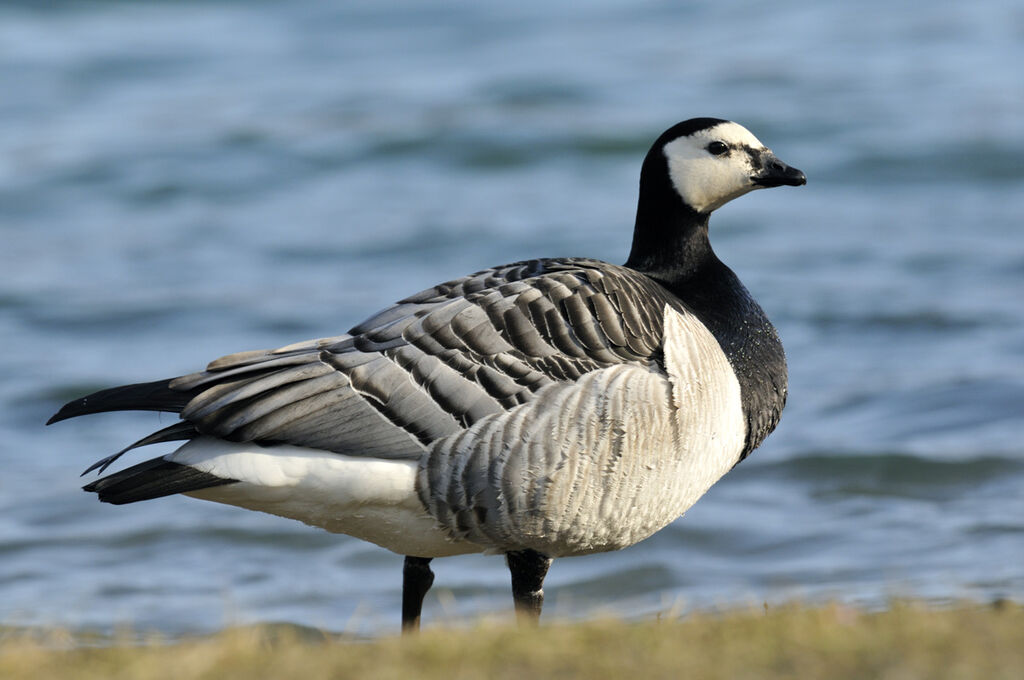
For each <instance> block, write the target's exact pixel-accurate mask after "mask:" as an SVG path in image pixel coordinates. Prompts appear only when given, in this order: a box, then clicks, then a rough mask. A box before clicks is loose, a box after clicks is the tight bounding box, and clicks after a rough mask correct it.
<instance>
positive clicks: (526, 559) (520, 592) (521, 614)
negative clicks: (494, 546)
mask: <svg viewBox="0 0 1024 680" xmlns="http://www.w3.org/2000/svg"><path fill="white" fill-rule="evenodd" d="M505 561H506V562H507V563H508V570H509V571H510V572H511V573H512V598H513V599H514V600H515V603H516V614H517V615H518V618H519V621H520V622H523V623H532V624H536V623H537V622H538V621H539V620H540V610H541V607H543V606H544V587H543V586H544V577H545V576H547V573H548V567H550V566H551V558H550V557H548V556H547V555H542V554H540V553H539V552H537V551H535V550H516V551H513V552H507V553H505Z"/></svg>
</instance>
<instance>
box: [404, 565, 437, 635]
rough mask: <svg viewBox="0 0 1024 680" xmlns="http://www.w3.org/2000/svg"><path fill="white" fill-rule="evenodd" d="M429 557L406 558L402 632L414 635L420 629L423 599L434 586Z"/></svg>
mask: <svg viewBox="0 0 1024 680" xmlns="http://www.w3.org/2000/svg"><path fill="white" fill-rule="evenodd" d="M430 559H431V558H429V557H412V556H410V555H406V556H405V565H404V566H403V567H402V632H403V633H412V632H415V631H417V630H419V629H420V612H421V611H422V610H423V597H424V596H425V595H426V594H427V591H428V590H430V586H432V585H433V584H434V572H432V571H430Z"/></svg>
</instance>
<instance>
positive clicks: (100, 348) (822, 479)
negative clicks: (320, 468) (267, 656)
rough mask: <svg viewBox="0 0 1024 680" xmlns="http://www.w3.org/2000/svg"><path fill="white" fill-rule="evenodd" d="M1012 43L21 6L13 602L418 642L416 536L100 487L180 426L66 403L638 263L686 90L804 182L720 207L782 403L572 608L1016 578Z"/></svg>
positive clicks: (4, 582) (920, 14)
mask: <svg viewBox="0 0 1024 680" xmlns="http://www.w3.org/2000/svg"><path fill="white" fill-rule="evenodd" d="M1022 63H1024V9H1022V8H1021V7H1020V5H1019V3H1015V2H1011V1H1010V0H983V1H981V2H974V3H946V4H945V5H935V4H934V3H925V2H922V1H920V0H918V1H916V2H915V1H911V2H905V3H898V4H896V5H894V4H892V3H888V2H884V3H883V2H869V3H867V4H864V3H860V4H856V5H854V4H849V3H847V4H840V3H818V4H817V5H814V6H808V5H807V4H806V3H770V4H765V3H754V2H738V3H712V2H694V3H678V4H677V3H657V2H651V3H636V2H626V1H625V0H607V1H604V2H600V3H589V4H588V5H587V7H586V9H577V8H574V7H572V6H570V4H569V3H552V2H534V1H532V0H527V1H525V2H519V3H505V4H502V5H495V4H493V3H488V4H487V5H486V6H485V5H480V4H478V3H470V2H465V3H461V4H460V3H431V2H420V1H417V2H408V3H406V4H405V5H404V6H402V5H399V4H396V3H388V7H387V8H386V9H384V8H382V7H380V6H378V4H377V3H368V2H367V3H353V2H346V3H323V2H316V1H314V0H309V1H308V2H293V3H274V2H264V3H229V2H222V3H119V2H110V3H81V2H66V3H49V4H47V6H46V8H40V7H37V5H36V4H35V3H7V4H5V5H4V6H3V7H2V8H0V93H3V94H2V96H0V239H2V242H0V243H2V247H0V346H2V348H3V352H0V375H3V380H2V382H0V431H2V433H3V436H2V438H0V452H2V453H0V457H2V461H3V475H2V477H0V592H2V598H0V601H2V603H3V604H2V605H0V621H2V622H4V623H26V624H56V625H62V626H68V627H72V628H81V627H98V628H101V629H109V628H110V627H112V626H114V625H116V624H118V623H121V622H130V623H132V624H133V625H135V626H136V627H138V628H143V629H150V628H155V629H158V630H161V631H165V632H167V633H170V634H175V633H178V632H182V631H206V630H214V629H217V628H219V627H221V626H223V625H227V624H229V623H233V622H245V621H292V622H296V623H300V624H306V625H315V626H324V627H327V628H330V629H332V630H355V631H360V632H370V633H373V632H382V631H393V630H395V629H396V628H397V619H398V611H399V597H400V593H399V584H400V568H401V558H400V557H398V556H395V555H392V554H390V553H387V552H385V551H383V550H381V549H379V548H376V547H374V546H371V545H368V544H363V543H360V542H358V541H355V540H351V539H348V538H346V537H339V536H332V535H329V534H326V533H324V532H320V531H317V530H314V529H310V528H307V527H305V526H302V525H300V524H297V523H292V522H288V521H286V520H281V519H278V518H273V517H269V516H263V515H258V514H255V513H247V512H244V511H241V510H237V509H235V508H229V507H221V506H216V505H213V504H207V503H200V502H198V501H193V500H190V499H185V498H174V499H164V500H161V501H155V502H152V503H145V504H140V505H135V506H131V507H112V506H107V505H101V504H99V503H97V502H96V501H95V499H94V497H93V496H91V495H89V494H85V493H82V492H80V491H78V487H79V485H80V484H81V483H82V481H83V480H81V479H79V477H78V473H79V471H81V470H82V469H84V468H85V467H86V466H87V465H88V464H90V463H91V462H92V461H93V460H95V459H97V458H99V457H102V456H104V455H106V454H108V453H110V452H112V451H115V450H117V449H118V448H120V447H121V446H123V445H124V444H126V443H127V442H129V441H132V440H134V439H135V438H137V437H139V436H142V435H144V434H147V433H148V432H150V431H152V430H154V429H156V428H157V427H160V426H163V425H166V424H169V423H170V422H172V419H171V417H170V416H167V415H164V416H160V415H156V414H114V415H108V416H96V417H91V418H86V419H80V420H74V421H69V422H66V423H61V424H60V425H58V426H55V427H52V428H48V429H44V428H43V427H42V423H43V421H45V419H46V418H47V417H48V416H49V415H50V414H51V413H52V412H53V411H54V410H55V409H56V408H57V407H58V406H59V405H60V404H61V403H63V402H64V401H65V400H67V399H70V398H73V397H76V396H80V395H82V394H84V393H85V392H88V391H90V390H93V389H98V388H101V387H106V386H109V385H114V384H120V383H126V382H135V381H139V380H149V379H154V378H157V377H163V376H173V375H177V374H181V373H185V372H190V371H193V370H196V369H197V368H200V367H201V366H203V365H204V364H205V362H206V361H208V360H210V359H212V358H215V357H217V356H220V355H221V354H225V353H228V352H233V351H237V350H242V349H254V348H262V347H274V346H279V345H282V344H286V343H290V342H293V341H296V340H300V339H305V338H309V337H317V336H325V335H335V334H337V333H339V332H342V331H344V330H345V329H347V328H348V327H349V326H351V325H352V324H354V323H355V322H357V321H359V320H361V319H362V318H364V317H365V316H367V315H368V314H369V313H371V312H373V311H375V310H376V309H378V308H379V307H381V306H383V305H384V304H386V303H388V302H390V301H392V300H394V299H397V298H399V297H401V296H403V295H405V294H408V293H411V292H413V291H416V290H420V289H422V288H425V287H427V286H429V285H432V284H434V283H436V282H438V281H441V280H444V279H447V278H452V277H455V276H458V275H461V274H463V273H466V272H469V271H473V270H476V269H479V268H481V267H483V266H488V265H492V264H497V263H501V262H508V261H512V260H515V259H520V258H525V257H531V256H545V255H551V256H557V255H586V256H593V257H600V258H603V259H607V260H611V261H614V262H621V261H622V260H624V258H625V255H626V251H627V249H628V245H629V240H630V228H631V225H632V218H633V211H634V209H635V198H636V196H635V194H636V181H637V174H638V169H639V163H640V160H641V158H642V156H643V154H644V153H645V151H646V149H647V146H648V145H649V144H650V142H651V141H652V140H653V139H654V138H655V137H656V136H657V134H658V133H660V132H661V131H662V130H663V129H664V128H666V127H668V126H669V125H670V124H672V123H674V122H676V121H678V120H680V119H683V118H688V117H691V116H696V115H713V116H720V117H726V118H731V119H734V120H737V121H740V122H742V123H743V124H745V125H746V126H748V127H749V128H751V129H752V130H753V131H754V132H755V134H757V135H758V136H760V137H761V138H762V139H763V140H764V141H765V142H766V143H768V144H769V145H770V146H772V147H773V148H774V149H775V151H776V152H777V153H778V154H779V156H780V157H781V158H782V159H784V160H786V161H788V162H790V163H792V164H794V165H796V166H797V167H800V168H801V169H803V170H804V171H805V172H806V173H807V176H808V177H809V181H810V184H809V185H808V186H807V187H805V188H801V189H788V188H783V189H777V190H773V191H766V192H759V193H757V194H754V195H752V196H748V197H744V198H743V199H741V200H739V201H737V202H735V203H734V204H730V205H729V206H727V207H725V208H723V209H722V210H721V211H719V213H717V214H716V216H715V217H714V218H713V222H712V228H713V240H714V243H715V246H716V249H717V250H718V252H719V254H720V256H721V257H722V258H723V259H724V260H725V261H726V262H728V263H729V264H730V265H731V266H732V267H733V268H734V269H735V270H736V271H737V272H739V274H740V275H741V276H742V278H743V279H744V281H745V282H746V283H747V285H748V287H749V288H750V289H751V290H752V291H753V292H754V293H755V295H756V296H757V297H758V299H759V300H760V301H761V302H762V304H763V306H764V307H765V309H766V310H767V311H768V312H769V314H770V316H771V317H772V318H773V320H774V321H775V322H776V325H777V326H778V328H779V331H780V333H781V335H782V337H783V339H784V341H785V344H786V347H787V351H788V355H789V359H790V366H791V399H790V404H789V406H788V408H787V410H786V413H785V414H784V417H783V421H782V424H781V426H780V428H779V430H778V431H777V432H776V433H775V434H774V435H772V437H770V438H769V440H768V442H767V443H766V444H765V445H764V446H763V447H762V448H761V449H760V450H759V451H757V452H756V453H755V454H754V455H753V456H752V457H751V458H750V459H749V460H748V461H746V462H744V463H743V464H742V465H741V466H739V467H738V468H737V469H736V470H735V471H734V472H733V473H731V474H730V475H729V476H727V477H726V478H725V479H724V480H723V481H722V482H721V483H720V484H718V485H717V486H716V487H715V488H713V489H712V490H711V492H710V493H709V494H708V495H707V496H706V497H705V498H704V499H703V500H702V501H701V502H700V503H698V504H697V506H695V507H694V508H693V509H692V510H691V511H690V512H689V513H688V514H687V516H686V518H685V519H683V520H681V521H678V522H676V523H675V524H673V525H672V526H671V527H669V528H668V529H666V530H665V531H663V532H661V533H659V534H658V535H656V536H654V537H653V538H651V539H650V540H648V541H646V542H644V543H642V544H640V545H638V546H636V547H634V548H631V549H629V550H626V551H622V552H619V553H614V554H607V555H598V556H593V557H588V558H576V559H570V560H561V561H557V562H556V563H555V565H554V567H553V569H552V572H551V575H550V577H549V579H548V584H547V585H548V593H549V605H548V611H550V612H551V613H552V614H554V615H556V616H566V617H580V616H588V615H592V614H593V613H594V612H595V611H607V610H611V611H613V612H615V613H618V614H619V615H622V616H627V617H630V616H642V615H648V614H650V613H652V612H655V611H659V610H664V609H675V610H680V609H682V610H685V609H686V608H688V607H693V606H715V605H730V604H745V603H748V602H762V601H770V602H775V601H781V600H786V599H790V598H794V597H796V598H804V599H817V598H827V597H833V598H838V599H841V600H843V601H847V602H852V603H858V604H865V605H868V606H874V605H877V604H879V603H882V602H884V601H885V599H886V598H888V597H891V596H893V595H914V596H919V597H925V598H930V599H934V600H938V601H944V600H948V599H950V598H960V597H969V598H974V599H978V600H986V599H989V598H995V597H1011V598H1016V599H1021V598H1024V559H1021V557H1022V549H1021V546H1022V540H1024V494H1022V492H1021V488H1022V487H1024V446H1022V444H1021V441H1020V436H1019V431H1020V428H1021V425H1022V416H1024V361H1022V355H1024V305H1022V304H1021V300H1022V299H1024V240H1022V237H1021V215H1024V191H1022V188H1024V163H1022V162H1021V158H1024V115H1022V112H1024V87H1022V85H1024V83H1022V82H1021V76H1020V66H1019V65H1020V64H1022ZM147 453H148V454H150V455H153V454H154V452H153V451H148V452H143V453H142V454H141V455H145V454H147ZM136 455H137V457H136V458H135V459H136V460H137V459H140V458H141V455H138V454H136ZM435 571H436V572H437V588H436V590H435V591H434V594H432V595H431V596H430V597H429V598H428V600H427V611H426V617H427V619H428V620H431V619H435V620H436V619H437V618H438V617H445V616H477V615H480V614H486V613H490V612H507V611H508V610H510V605H511V603H510V596H509V591H508V585H507V578H508V577H507V573H506V571H505V569H504V566H503V565H502V563H501V560H500V558H495V557H481V556H469V557H460V558H450V559H445V560H439V561H437V562H435Z"/></svg>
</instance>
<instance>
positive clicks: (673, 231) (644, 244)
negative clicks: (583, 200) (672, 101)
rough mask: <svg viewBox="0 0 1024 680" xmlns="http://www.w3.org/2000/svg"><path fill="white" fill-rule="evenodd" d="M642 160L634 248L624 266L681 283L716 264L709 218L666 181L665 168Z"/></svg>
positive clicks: (650, 160) (653, 160) (661, 278)
mask: <svg viewBox="0 0 1024 680" xmlns="http://www.w3.org/2000/svg"><path fill="white" fill-rule="evenodd" d="M659 160H660V159H656V158H655V159H652V158H650V157H648V158H647V160H646V161H644V168H643V171H642V172H641V174H640V197H639V201H637V209H636V225H635V227H634V229H633V247H632V249H631V250H630V252H629V259H627V260H626V266H627V267H630V268H631V269H636V270H637V271H641V272H643V273H645V274H647V275H648V276H651V277H653V278H656V279H658V280H660V281H664V282H673V283H674V282H677V281H678V282H682V281H684V280H686V279H688V278H690V277H691V276H693V275H695V274H697V273H698V272H699V271H700V270H701V269H702V268H703V267H705V266H707V265H708V264H711V263H713V262H717V259H718V258H716V257H715V253H714V252H713V251H712V250H711V242H710V241H709V240H708V215H707V214H702V213H698V212H697V211H696V210H694V209H693V208H691V207H690V206H688V205H686V204H685V203H684V202H683V199H682V198H681V197H680V196H679V194H678V193H677V192H676V190H675V187H673V186H672V185H671V182H670V180H669V179H668V173H667V168H664V161H661V163H662V168H660V169H658V170H655V169H654V168H651V167H650V166H651V165H652V164H653V162H657V161H659Z"/></svg>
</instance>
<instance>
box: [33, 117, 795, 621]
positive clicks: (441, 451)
mask: <svg viewBox="0 0 1024 680" xmlns="http://www.w3.org/2000/svg"><path fill="white" fill-rule="evenodd" d="M805 181H806V180H805V179H804V176H803V173H800V172H799V171H798V170H795V169H792V168H789V167H788V166H786V165H785V164H783V163H781V162H780V161H778V160H777V159H776V158H775V157H774V155H773V154H772V153H771V152H770V151H769V150H767V149H766V148H765V147H764V146H763V145H762V144H761V143H760V142H759V141H758V140H757V139H756V138H755V137H754V136H753V135H752V134H750V133H749V132H748V131H747V130H745V129H744V128H742V127H741V126H739V125H737V124H735V123H731V122H728V121H722V120H718V119H692V120H690V121H685V122H683V123H680V124H678V125H676V126H674V127H673V128H670V129H669V130H668V131H666V132H665V133H664V134H663V135H662V136H661V137H660V138H659V139H658V140H657V141H656V142H655V144H654V146H653V147H652V149H651V151H650V152H649V153H648V155H647V158H646V159H645V161H644V166H643V169H642V172H641V183H640V201H639V205H638V210H637V221H636V226H635V230H634V238H633V249H632V252H631V254H630V258H629V260H628V261H627V262H626V264H625V265H623V266H619V265H612V264H608V263H605V262H600V261H597V260H590V259H583V258H566V259H540V260H531V261H525V262H518V263H514V264H509V265H504V266H499V267H494V268H491V269H486V270H483V271H480V272H477V273H475V274H471V275H469V276H466V277H463V278H460V279H456V280H453V281H449V282H446V283H443V284H440V285H437V286H435V287H433V288H431V289H428V290H426V291H423V292H421V293H418V294H416V295H413V296H410V297H408V298H406V299H404V300H402V301H400V302H398V303H397V304H395V305H393V306H391V307H389V308H387V309H384V310H383V311H381V312H380V313H378V314H376V315H375V316H373V317H371V318H370V319H368V320H366V321H364V322H363V323H361V324H359V325H357V326H355V327H354V328H352V329H351V330H350V331H349V332H348V333H347V334H345V335H341V336H337V337H333V338H324V339H318V340H311V341H307V342H302V343H297V344H294V345H289V346H287V347H282V348H280V349H276V350H270V351H256V352H243V353H239V354H233V355H229V356H226V357H223V358H221V359H217V360H216V361H214V362H212V363H211V364H209V365H208V366H207V368H206V370H204V371H201V372H198V373H194V374H191V375H186V376H182V377H179V378H174V379H170V380H161V381H156V382H152V383H141V384H137V385H128V386H124V387H117V388H112V389H109V390H104V391H102V392H98V393H96V394H93V395H90V396H88V397H84V398H82V399H79V400H76V401H73V402H71V403H69V404H67V405H66V406H64V407H63V408H62V409H61V410H60V411H59V412H58V413H57V414H56V415H55V416H54V417H53V418H52V419H51V421H50V422H55V421H57V420H62V419H64V418H69V417H73V416H77V415H84V414H87V413H97V412H102V411H112V410H122V409H138V410H160V411H170V412H177V413H179V414H180V416H181V421H180V422H178V423H175V424H174V425H171V426H170V427H167V428H164V429H163V430H161V431H159V432H157V433H154V434H153V435H151V436H149V437H147V438H145V439H143V440H141V441H140V442H136V443H135V444H133V445H132V446H130V447H128V449H125V450H124V451H121V452H119V453H117V454H114V455H113V456H109V457H108V458H105V459H103V460H101V461H99V462H98V463H97V464H95V465H94V466H93V467H92V468H90V470H92V469H95V468H97V467H98V468H100V469H101V470H102V469H105V468H106V467H107V466H108V465H110V464H111V463H112V462H114V461H115V460H116V459H117V458H118V457H119V456H120V455H121V454H123V453H124V452H125V451H127V450H129V449H131V448H134V447H135V446H140V445H145V444H151V443H157V442H165V441H176V440H184V441H185V443H184V445H182V446H181V447H180V448H178V449H177V450H176V451H174V452H173V453H170V454H168V455H166V456H162V457H159V458H155V459H152V460H149V461H146V462H144V463H141V464H139V465H136V466H133V467H129V468H127V469H125V470H123V471H121V472H117V473H114V474H112V475H109V476H107V477H103V478H101V479H99V480H97V481H95V482H92V483H91V484H89V485H87V486H86V487H85V488H86V490H88V491H93V492H96V493H97V494H98V495H99V498H100V500H103V501H106V502H110V503H116V504H123V503H131V502H135V501H140V500H148V499H151V498H157V497H160V496H166V495H170V494H175V493H184V494H187V495H190V496H194V497H196V498H201V499H205V500H211V501H216V502H220V503H228V504H231V505H237V506H240V507H243V508H248V509H251V510H260V511H263V512H268V513H272V514H275V515H281V516H284V517H289V518H292V519H296V520H299V521H302V522H305V523H307V524H310V525H313V526H317V527H321V528H323V529H326V530H327V531H331V532H336V533H343V534H348V535H351V536H355V537H357V538H361V539H364V540H367V541H370V542H372V543H375V544H377V545H380V546H382V547H384V548H387V549H389V550H392V551H394V552H397V553H399V554H403V555H406V556H407V557H406V569H405V581H404V590H405V601H404V603H403V623H404V624H405V625H406V627H414V626H415V625H417V624H418V617H419V608H420V603H421V601H422V597H423V594H424V593H425V592H426V590H427V589H428V588H429V587H430V584H431V582H432V580H433V575H432V574H431V572H430V569H429V566H428V563H429V560H430V559H431V558H434V557H442V556H447V555H454V554H460V553H469V552H491V553H503V554H505V555H507V558H508V564H509V567H510V570H511V572H512V579H513V594H514V595H515V599H516V605H517V609H519V610H520V611H521V612H528V613H532V614H535V615H539V613H540V605H541V602H542V591H541V584H542V581H543V578H544V574H545V573H546V570H547V567H548V565H549V564H550V561H551V558H554V557H567V556H574V555H584V554H589V553H595V552H602V551H608V550H617V549H620V548H625V547H628V546H630V545H633V544H634V543H636V542H638V541H640V540H643V539H644V538H646V537H648V536H650V535H651V534H653V533H654V532H656V531H658V530H659V529H661V528H662V527H664V526H665V525H667V524H668V523H669V522H671V521H673V520H674V519H676V518H678V517H679V516H680V515H682V514H683V513H684V512H685V511H686V510H687V509H688V508H689V507H690V506H692V505H693V503H695V502H696V501H697V499H699V498H700V497H701V496H702V495H703V494H704V493H705V492H706V491H707V490H708V489H709V488H710V487H711V485H712V484H714V483H715V482H716V481H717V480H718V479H719V478H720V477H721V476H722V475H724V474H725V473H726V472H728V470H729V469H731V468H732V467H733V466H734V465H735V464H736V463H738V462H739V461H740V460H742V459H743V458H744V457H745V456H746V455H748V454H749V453H750V452H751V451H752V450H753V449H754V448H755V447H756V446H757V445H758V444H760V442H761V441H762V440H763V439H764V437H765V436H767V435H768V433H769V432H771V430H772V429H774V427H775V425H776V423H777V422H778V419H779V416H780V414H781V411H782V408H783V406H784V404H785V397H786V366H785V358H784V354H783V350H782V345H781V343H780V342H779V339H778V336H777V334H776V333H775V330H774V328H773V327H772V326H771V324H770V322H769V321H768V319H767V317H766V316H765V314H764V312H763V311H762V310H761V308H760V307H759V306H758V305H757V303H756V302H755V301H754V300H753V299H752V298H751V296H750V294H749V293H748V292H747V290H746V289H745V288H744V287H743V285H742V284H741V283H740V281H739V279H738V278H737V277H736V276H735V275H734V274H733V272H732V271H731V270H729V269H728V267H726V266H725V265H724V264H722V263H721V262H720V261H719V260H718V258H717V257H716V256H715V255H714V252H713V251H712V249H711V247H710V243H709V241H708V232H707V223H708V220H707V218H708V215H709V214H710V212H711V211H712V210H714V209H715V208H717V207H719V206H720V205H722V204H723V203H725V202H726V201H728V200H731V199H732V198H735V197H736V196H739V195H741V194H742V193H746V192H747V191H750V190H752V189H755V188H758V187H761V186H778V185H781V184H790V185H797V184H803V183H804V182H805Z"/></svg>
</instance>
